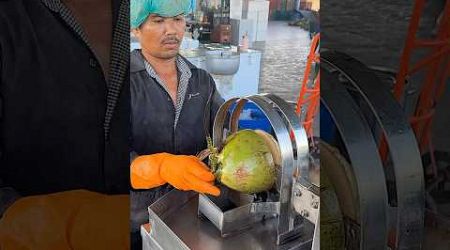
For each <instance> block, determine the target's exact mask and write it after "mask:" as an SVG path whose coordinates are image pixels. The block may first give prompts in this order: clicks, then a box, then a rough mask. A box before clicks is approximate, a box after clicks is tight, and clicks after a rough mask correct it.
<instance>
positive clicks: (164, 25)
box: [133, 14, 186, 59]
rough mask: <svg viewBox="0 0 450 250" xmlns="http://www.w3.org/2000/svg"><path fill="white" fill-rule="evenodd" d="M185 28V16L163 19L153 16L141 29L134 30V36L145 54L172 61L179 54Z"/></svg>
mask: <svg viewBox="0 0 450 250" xmlns="http://www.w3.org/2000/svg"><path fill="white" fill-rule="evenodd" d="M185 27H186V21H185V19H184V16H183V15H178V16H175V17H161V16H158V15H155V14H151V15H150V16H149V17H148V18H147V20H146V21H145V22H144V23H143V24H142V25H141V26H139V28H136V29H133V34H134V35H135V36H136V37H137V38H138V39H139V41H140V43H141V48H142V51H143V52H144V53H148V54H150V55H151V56H154V57H156V58H161V59H171V58H173V57H175V56H176V55H177V54H178V50H179V48H180V44H181V41H182V39H183V36H184V29H185Z"/></svg>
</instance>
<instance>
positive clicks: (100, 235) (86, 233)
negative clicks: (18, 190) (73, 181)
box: [0, 190, 130, 250]
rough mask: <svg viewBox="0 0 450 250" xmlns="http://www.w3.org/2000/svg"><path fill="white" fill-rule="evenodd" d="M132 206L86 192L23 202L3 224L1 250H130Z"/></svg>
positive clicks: (120, 198) (121, 198) (122, 199)
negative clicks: (130, 213)
mask: <svg viewBox="0 0 450 250" xmlns="http://www.w3.org/2000/svg"><path fill="white" fill-rule="evenodd" d="M129 203H130V202H129V196H128V195H113V196H110V195H103V194H99V193H94V192H90V191H86V190H74V191H66V192H61V193H54V194H49V195H37V196H29V197H25V198H21V199H19V200H17V201H16V202H15V203H13V204H12V205H11V206H10V207H9V208H8V209H7V210H6V211H5V213H4V214H3V217H2V219H1V220H0V249H2V250H13V249H14V250H44V249H45V250H47V249H61V250H65V249H68V250H69V249H79V250H82V249H105V250H106V249H118V250H119V249H120V250H122V249H129V248H130V245H129V244H130V243H129V240H130V238H129V235H130V234H129V209H130V208H129Z"/></svg>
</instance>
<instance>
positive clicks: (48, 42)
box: [0, 0, 129, 250]
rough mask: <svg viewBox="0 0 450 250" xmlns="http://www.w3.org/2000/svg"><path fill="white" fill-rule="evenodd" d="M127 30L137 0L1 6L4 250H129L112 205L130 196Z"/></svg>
mask: <svg viewBox="0 0 450 250" xmlns="http://www.w3.org/2000/svg"><path fill="white" fill-rule="evenodd" d="M128 22H129V1H128V0H32V1H31V0H2V1H0V111H1V112H0V153H1V155H0V180H1V181H0V216H3V217H2V218H1V220H0V249H2V250H4V249H17V248H18V247H20V249H67V248H72V249H76V248H77V246H78V247H80V245H77V243H76V242H77V241H76V237H79V238H83V237H84V238H83V239H82V240H84V241H85V243H87V242H89V240H90V239H91V240H94V239H95V240H96V241H97V242H99V243H100V244H99V245H92V247H94V246H96V247H95V249H102V247H100V246H103V247H105V248H107V249H114V248H116V249H117V248H118V249H123V248H128V247H129V244H128V239H127V238H126V237H127V236H128V215H129V210H128V209H129V208H128V197H127V196H106V195H103V194H120V193H128V191H129V151H128V145H129V143H128V140H129V133H128V132H129V86H128V81H129V71H128V67H129V66H128V61H129V24H128ZM74 189H87V190H89V192H88V191H69V190H74ZM61 191H67V192H63V193H56V194H54V193H55V192H61ZM94 192H95V193H94ZM52 193H53V194H52ZM99 193H103V194H99ZM114 205H117V206H120V207H121V209H117V208H115V207H114ZM100 210H103V211H100ZM75 211H76V213H75ZM112 215H114V217H111V216H112ZM83 218H95V219H96V220H89V219H83ZM108 218H109V219H111V218H114V220H113V219H111V221H109V219H108ZM69 219H70V220H71V221H72V222H71V224H70V228H69V227H68V225H69V224H68V223H69ZM37 223H38V224H39V226H36V224H37ZM83 223H84V224H83ZM105 223H106V224H108V223H109V224H108V225H103V226H99V225H102V224H105ZM81 224H83V227H84V226H85V227H86V228H85V229H83V230H82V229H81V227H82V226H81ZM112 224H114V226H112ZM118 224H120V225H122V226H120V227H118ZM92 225H96V226H97V230H96V233H93V231H90V229H89V226H92ZM77 228H78V229H77ZM111 230H116V231H117V230H123V232H125V233H124V234H122V235H115V236H116V237H112V238H111V239H109V241H110V242H106V241H102V240H105V238H104V235H106V234H108V233H109V235H110V236H109V237H111V232H112V231H111ZM27 232H29V233H27ZM117 232H118V231H117ZM76 235H78V236H76ZM122 236H123V237H122ZM74 237H75V238H74ZM91 243H92V242H89V244H91ZM105 243H109V244H110V247H107V245H106V244H105ZM83 244H84V243H83ZM111 246H114V247H111Z"/></svg>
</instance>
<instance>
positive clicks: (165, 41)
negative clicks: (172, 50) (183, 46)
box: [162, 36, 181, 43]
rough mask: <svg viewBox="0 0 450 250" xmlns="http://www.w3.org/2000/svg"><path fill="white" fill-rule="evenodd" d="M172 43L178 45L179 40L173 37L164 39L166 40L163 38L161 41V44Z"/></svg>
mask: <svg viewBox="0 0 450 250" xmlns="http://www.w3.org/2000/svg"><path fill="white" fill-rule="evenodd" d="M174 42H176V43H180V42H181V40H180V39H178V38H177V37H175V36H171V37H166V38H164V39H163V40H162V43H174Z"/></svg>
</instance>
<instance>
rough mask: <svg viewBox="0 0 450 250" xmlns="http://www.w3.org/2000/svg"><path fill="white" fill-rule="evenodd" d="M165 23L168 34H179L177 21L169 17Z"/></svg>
mask: <svg viewBox="0 0 450 250" xmlns="http://www.w3.org/2000/svg"><path fill="white" fill-rule="evenodd" d="M164 24H165V30H166V35H174V34H177V31H178V29H179V27H178V26H177V23H176V22H175V21H174V20H172V19H169V20H167V21H166V22H165V23H164Z"/></svg>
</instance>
